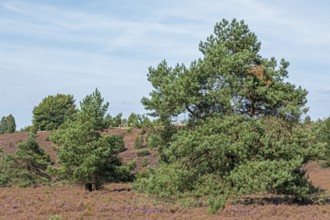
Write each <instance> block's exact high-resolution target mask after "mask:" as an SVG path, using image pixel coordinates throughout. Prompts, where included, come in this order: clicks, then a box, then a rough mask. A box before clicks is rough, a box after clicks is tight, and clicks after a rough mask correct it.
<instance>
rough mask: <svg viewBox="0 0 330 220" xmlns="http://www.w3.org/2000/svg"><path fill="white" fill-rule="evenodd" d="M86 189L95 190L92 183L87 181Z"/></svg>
mask: <svg viewBox="0 0 330 220" xmlns="http://www.w3.org/2000/svg"><path fill="white" fill-rule="evenodd" d="M85 190H86V191H87V190H88V191H90V192H92V190H93V187H92V184H91V183H85Z"/></svg>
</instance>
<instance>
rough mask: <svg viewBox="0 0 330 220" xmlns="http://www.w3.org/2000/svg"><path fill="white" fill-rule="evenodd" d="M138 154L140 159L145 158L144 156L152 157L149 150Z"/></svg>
mask: <svg viewBox="0 0 330 220" xmlns="http://www.w3.org/2000/svg"><path fill="white" fill-rule="evenodd" d="M136 154H137V155H138V157H144V156H148V155H150V151H149V150H140V151H138V152H136Z"/></svg>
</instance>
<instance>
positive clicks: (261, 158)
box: [134, 19, 324, 212]
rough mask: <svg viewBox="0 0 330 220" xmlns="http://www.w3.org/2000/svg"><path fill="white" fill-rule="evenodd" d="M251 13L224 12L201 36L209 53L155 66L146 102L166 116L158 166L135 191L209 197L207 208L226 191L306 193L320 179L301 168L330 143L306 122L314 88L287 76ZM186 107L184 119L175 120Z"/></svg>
mask: <svg viewBox="0 0 330 220" xmlns="http://www.w3.org/2000/svg"><path fill="white" fill-rule="evenodd" d="M260 45H261V43H260V42H259V41H258V39H257V37H256V35H255V34H254V33H252V32H251V31H250V30H249V28H248V26H247V25H246V24H245V23H244V21H240V22H239V21H237V20H235V19H234V20H232V21H231V22H229V21H227V20H222V21H221V22H220V23H217V24H216V25H215V28H214V34H212V35H210V36H209V37H208V38H207V40H206V41H205V42H201V43H200V48H199V49H200V51H201V52H202V54H203V57H202V58H201V59H199V60H198V61H194V62H192V63H191V65H190V67H189V68H187V67H186V66H184V65H179V64H178V65H176V66H175V67H169V66H168V65H167V62H166V61H163V62H161V63H160V64H159V65H158V66H157V67H156V68H153V67H150V68H149V73H148V80H149V81H150V82H151V84H152V86H153V88H154V90H153V91H152V92H151V93H150V98H143V99H142V104H143V105H144V106H145V108H146V109H147V110H151V111H152V113H151V115H152V116H155V117H158V118H159V119H160V120H161V121H162V123H163V129H159V131H157V132H156V133H155V134H154V136H153V137H152V138H151V139H150V142H151V143H149V145H154V144H153V143H152V142H153V141H154V140H156V141H157V143H158V144H159V147H158V153H159V165H158V167H157V168H154V169H150V170H149V171H147V172H145V173H143V174H141V175H140V176H139V177H138V178H137V181H136V182H135V184H134V187H135V188H136V189H138V190H141V191H144V192H147V193H149V194H155V195H157V196H160V197H165V198H170V199H178V198H181V197H191V196H194V197H196V198H204V197H208V201H209V204H210V206H211V208H210V212H215V211H217V210H218V209H219V208H222V207H223V206H224V205H225V204H226V201H227V199H229V198H236V197H237V196H243V195H246V194H249V193H259V192H260V193H261V192H270V193H276V194H287V195H293V196H295V197H296V198H297V199H300V200H303V199H306V198H307V197H308V196H309V195H310V194H311V193H313V192H314V190H315V189H314V188H313V187H312V185H311V184H310V183H309V181H308V178H307V176H306V175H305V173H304V172H303V170H302V167H303V165H304V164H306V163H307V162H308V161H309V160H312V159H318V158H320V157H321V156H322V152H324V144H322V143H319V140H318V139H317V138H316V136H315V135H314V134H313V132H312V130H311V129H306V127H303V126H302V125H301V124H299V122H300V118H301V116H302V114H304V113H306V111H307V108H305V107H304V105H305V104H306V102H307V100H306V95H307V91H306V90H304V89H302V88H300V87H298V88H296V87H295V85H293V84H291V83H289V82H287V81H286V80H285V79H286V78H287V77H288V72H287V68H288V66H289V63H288V62H287V61H285V60H283V59H282V60H281V62H280V63H279V65H277V61H276V60H275V58H271V59H267V58H263V57H261V55H259V50H260ZM182 113H188V114H189V115H188V120H187V125H186V126H184V127H181V128H179V127H175V126H173V125H171V122H172V120H173V119H175V117H176V116H179V115H180V114H182Z"/></svg>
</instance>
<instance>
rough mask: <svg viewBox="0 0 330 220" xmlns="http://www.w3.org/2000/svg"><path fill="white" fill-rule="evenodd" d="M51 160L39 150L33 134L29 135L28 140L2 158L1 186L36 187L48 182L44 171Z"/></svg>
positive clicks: (48, 178)
mask: <svg viewBox="0 0 330 220" xmlns="http://www.w3.org/2000/svg"><path fill="white" fill-rule="evenodd" d="M51 163H52V162H51V159H50V157H49V155H48V154H47V153H45V152H44V150H43V149H42V148H40V146H39V144H38V142H37V141H36V136H35V134H32V133H30V134H29V137H28V140H27V141H24V142H21V143H19V144H18V147H17V151H16V152H15V153H13V154H7V155H5V156H4V157H3V160H2V163H1V175H0V180H2V185H18V186H22V187H27V186H31V185H33V186H36V185H38V184H41V183H47V182H49V181H50V176H49V175H48V174H47V172H46V170H47V168H48V166H50V165H51Z"/></svg>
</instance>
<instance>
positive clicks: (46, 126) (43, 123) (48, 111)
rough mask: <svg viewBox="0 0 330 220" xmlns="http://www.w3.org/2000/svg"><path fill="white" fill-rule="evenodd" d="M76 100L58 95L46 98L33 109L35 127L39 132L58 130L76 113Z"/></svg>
mask: <svg viewBox="0 0 330 220" xmlns="http://www.w3.org/2000/svg"><path fill="white" fill-rule="evenodd" d="M74 103H75V100H74V99H73V96H72V95H64V94H57V95H55V96H52V95H50V96H48V97H46V98H44V99H43V100H42V101H41V103H40V104H39V105H38V106H36V107H34V109H33V126H34V127H35V128H36V129H37V130H42V131H43V130H53V129H57V128H58V127H59V126H60V125H61V124H63V123H64V122H65V121H66V120H68V119H72V118H73V116H74V114H75V113H76V106H75V104H74Z"/></svg>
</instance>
